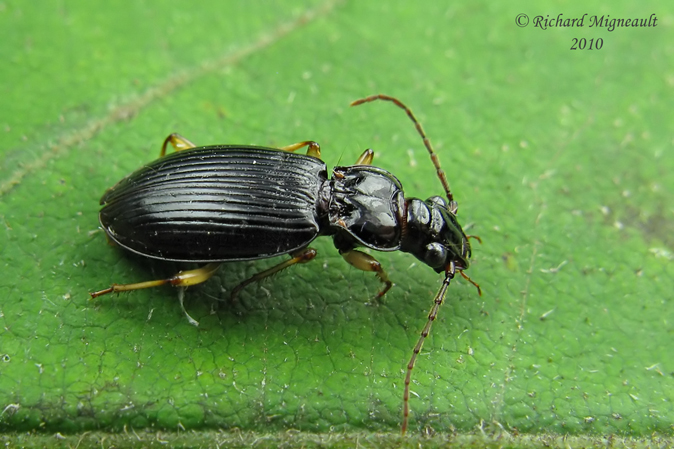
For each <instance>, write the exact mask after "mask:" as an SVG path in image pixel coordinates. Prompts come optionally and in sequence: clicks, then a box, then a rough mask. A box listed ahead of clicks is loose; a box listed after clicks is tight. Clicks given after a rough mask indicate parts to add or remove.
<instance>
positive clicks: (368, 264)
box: [339, 249, 393, 299]
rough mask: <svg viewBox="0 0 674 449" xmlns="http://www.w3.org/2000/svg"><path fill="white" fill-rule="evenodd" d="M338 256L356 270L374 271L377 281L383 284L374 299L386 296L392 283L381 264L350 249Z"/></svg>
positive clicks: (362, 253)
mask: <svg viewBox="0 0 674 449" xmlns="http://www.w3.org/2000/svg"><path fill="white" fill-rule="evenodd" d="M339 254H341V255H342V257H343V258H344V260H346V261H347V262H348V263H349V264H351V265H352V266H354V267H356V268H358V269H359V270H362V271H374V272H375V274H376V275H377V277H378V278H379V280H380V281H381V282H382V283H383V284H384V288H383V289H382V291H380V292H379V293H377V296H376V297H375V299H379V298H381V297H382V296H384V295H385V294H386V292H387V291H389V289H390V288H391V286H392V285H393V283H392V282H391V281H390V280H389V278H388V276H387V275H386V272H385V271H384V269H383V268H382V267H381V263H379V261H378V260H377V259H375V258H374V257H372V256H370V255H369V254H365V253H364V252H361V251H358V250H355V249H352V250H349V251H340V252H339Z"/></svg>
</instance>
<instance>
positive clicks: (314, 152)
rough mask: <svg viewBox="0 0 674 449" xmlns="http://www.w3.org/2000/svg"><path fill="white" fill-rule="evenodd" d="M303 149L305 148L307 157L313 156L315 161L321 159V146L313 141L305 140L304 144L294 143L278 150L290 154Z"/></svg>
mask: <svg viewBox="0 0 674 449" xmlns="http://www.w3.org/2000/svg"><path fill="white" fill-rule="evenodd" d="M304 147H307V155H309V156H313V157H315V158H317V159H320V158H321V146H320V145H319V144H318V143H317V142H314V141H313V140H305V141H304V142H298V143H294V144H292V145H288V146H286V147H281V148H279V150H283V151H291V152H292V151H297V150H299V149H300V148H304Z"/></svg>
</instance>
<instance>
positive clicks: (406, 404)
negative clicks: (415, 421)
mask: <svg viewBox="0 0 674 449" xmlns="http://www.w3.org/2000/svg"><path fill="white" fill-rule="evenodd" d="M454 273H455V267H454V263H453V262H452V263H451V264H450V267H449V269H448V270H447V271H446V273H445V280H444V281H442V287H440V290H438V293H437V294H436V295H435V299H434V300H433V307H431V311H430V312H429V313H428V321H426V325H425V326H424V328H423V330H422V331H421V336H420V337H419V340H418V341H417V345H416V346H415V347H414V351H412V358H410V362H409V363H408V364H407V375H406V376H405V392H404V393H403V425H402V429H401V430H402V434H403V435H405V432H406V431H407V423H408V421H409V416H410V382H411V381H412V370H413V369H414V362H416V361H417V356H418V355H419V353H420V352H421V348H422V347H423V346H424V341H425V340H426V337H428V334H430V333H431V326H432V325H433V321H435V319H436V318H437V317H438V310H440V306H441V305H442V302H443V301H444V300H445V294H446V293H447V288H448V287H449V282H450V281H451V280H452V279H453V278H454Z"/></svg>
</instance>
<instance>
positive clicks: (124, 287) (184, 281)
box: [90, 263, 220, 298]
mask: <svg viewBox="0 0 674 449" xmlns="http://www.w3.org/2000/svg"><path fill="white" fill-rule="evenodd" d="M218 268H220V264H219V263H209V264H208V265H204V266H203V267H201V268H197V269H196V270H188V271H181V272H179V273H178V274H176V275H175V276H173V277H170V278H168V279H158V280H156V281H146V282H137V283H135V284H112V285H111V286H110V287H109V288H106V289H104V290H99V291H97V292H93V293H90V294H91V297H92V298H96V297H98V296H101V295H107V294H108V293H118V292H128V291H131V290H140V289H143V288H152V287H159V286H160V285H166V284H171V285H173V286H174V287H189V286H191V285H197V284H201V283H202V282H206V281H207V280H209V279H210V278H211V277H212V276H213V275H214V274H215V272H216V271H218Z"/></svg>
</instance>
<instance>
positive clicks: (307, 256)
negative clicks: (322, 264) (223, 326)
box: [230, 248, 316, 300]
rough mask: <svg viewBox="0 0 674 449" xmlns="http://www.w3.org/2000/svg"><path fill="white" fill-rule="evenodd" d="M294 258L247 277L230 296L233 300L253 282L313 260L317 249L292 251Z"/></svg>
mask: <svg viewBox="0 0 674 449" xmlns="http://www.w3.org/2000/svg"><path fill="white" fill-rule="evenodd" d="M291 256H292V259H290V260H286V261H285V262H281V263H280V264H278V265H275V266H273V267H271V268H269V269H268V270H264V271H261V272H259V273H257V274H256V275H254V276H252V277H251V278H249V279H246V280H245V281H243V282H242V283H240V284H239V285H237V286H236V287H234V289H233V290H232V293H231V294H230V298H231V299H232V300H233V299H235V298H236V296H237V295H238V294H239V292H240V291H241V289H243V288H244V287H246V286H248V285H250V284H252V283H253V282H258V281H261V280H262V279H264V278H266V277H269V276H272V275H274V274H276V273H278V272H279V271H281V270H285V269H286V268H288V267H290V266H292V265H295V264H298V263H307V262H309V261H310V260H313V258H314V257H316V250H315V249H313V248H304V249H300V250H297V251H295V252H294V253H291Z"/></svg>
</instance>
